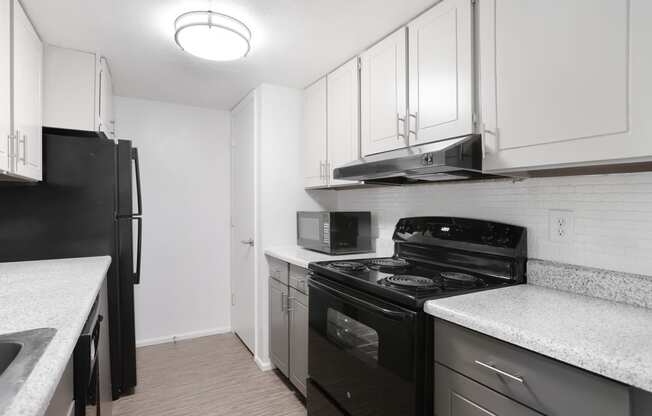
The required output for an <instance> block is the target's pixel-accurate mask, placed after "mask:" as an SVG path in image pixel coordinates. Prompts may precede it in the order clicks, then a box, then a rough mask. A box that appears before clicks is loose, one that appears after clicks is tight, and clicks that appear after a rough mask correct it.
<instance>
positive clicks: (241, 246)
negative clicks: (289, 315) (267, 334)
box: [231, 94, 256, 352]
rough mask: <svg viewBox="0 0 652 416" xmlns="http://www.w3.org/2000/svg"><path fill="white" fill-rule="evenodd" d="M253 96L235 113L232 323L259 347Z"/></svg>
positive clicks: (248, 342) (248, 341)
mask: <svg viewBox="0 0 652 416" xmlns="http://www.w3.org/2000/svg"><path fill="white" fill-rule="evenodd" d="M255 106H256V102H255V98H254V95H253V94H251V95H249V96H248V97H247V98H246V99H245V100H244V101H243V102H242V103H240V104H239V105H238V107H236V108H235V109H234V110H233V112H232V114H231V140H232V144H233V147H232V150H231V152H232V153H231V294H232V297H231V326H232V329H233V332H235V333H236V334H237V335H238V337H240V339H241V340H242V342H244V343H245V345H246V346H247V347H248V348H249V350H251V351H252V352H253V351H254V347H255V310H256V307H255V290H256V287H255V272H254V271H255V266H256V256H255V250H254V245H255V241H254V236H255V210H254V206H255V197H254V192H255V182H254V181H255V170H256V166H255V159H254V157H252V156H253V155H254V154H255V143H254V140H255V112H256V109H255Z"/></svg>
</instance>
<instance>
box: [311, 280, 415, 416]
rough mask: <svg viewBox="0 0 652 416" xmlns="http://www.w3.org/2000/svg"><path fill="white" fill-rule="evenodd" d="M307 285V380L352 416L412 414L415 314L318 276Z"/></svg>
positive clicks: (413, 398)
mask: <svg viewBox="0 0 652 416" xmlns="http://www.w3.org/2000/svg"><path fill="white" fill-rule="evenodd" d="M309 284H310V318H309V328H310V329H309V335H308V344H309V345H308V348H309V349H308V373H309V376H310V379H311V381H312V382H314V383H316V384H317V385H318V386H319V387H320V388H321V389H323V390H324V391H325V392H326V393H327V394H328V395H329V396H330V397H331V398H332V399H334V400H335V402H336V403H337V405H338V406H339V407H341V408H343V409H344V410H346V411H347V412H348V413H349V414H350V415H351V416H362V415H365V416H367V415H368V416H372V415H373V416H383V415H406V416H407V415H414V414H415V411H416V410H415V409H416V403H415V402H416V397H417V383H416V381H415V377H416V368H415V363H416V361H417V358H416V355H415V353H416V345H415V344H416V341H415V338H416V331H417V313H416V312H414V311H410V310H407V309H403V308H400V307H397V306H394V305H392V304H389V303H387V302H383V301H381V300H378V299H374V298H371V297H368V296H365V295H363V294H361V293H359V292H356V291H353V290H352V289H348V288H345V287H343V286H341V285H338V284H335V283H333V282H329V281H328V280H327V279H324V278H320V277H319V276H313V277H312V278H311V279H310V283H309ZM308 401H310V396H309V397H308Z"/></svg>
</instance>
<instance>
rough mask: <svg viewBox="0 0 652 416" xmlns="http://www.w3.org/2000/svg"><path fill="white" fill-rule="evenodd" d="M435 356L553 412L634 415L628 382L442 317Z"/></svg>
mask: <svg viewBox="0 0 652 416" xmlns="http://www.w3.org/2000/svg"><path fill="white" fill-rule="evenodd" d="M435 361H437V362H439V363H441V364H444V365H445V366H447V367H450V368H452V369H453V370H455V371H457V372H459V373H461V374H463V375H465V376H467V377H469V378H471V379H473V380H475V381H477V382H479V383H482V384H484V385H485V386H487V387H490V388H491V389H493V390H496V391H498V392H500V393H502V394H504V395H505V396H508V397H510V398H512V399H514V400H517V401H519V402H521V403H523V404H525V405H527V406H529V407H531V408H533V409H535V410H537V411H538V412H541V413H543V414H546V415H549V416H553V415H573V416H584V415H586V416H621V415H622V416H625V415H629V407H630V404H629V392H628V388H627V387H626V386H624V385H622V384H620V383H617V382H614V381H611V380H608V379H606V378H603V377H600V376H597V375H595V374H592V373H589V372H586V371H584V370H581V369H578V368H576V367H573V366H570V365H567V364H563V363H561V362H559V361H556V360H553V359H551V358H546V357H544V356H542V355H539V354H537V353H534V352H531V351H528V350H525V349H523V348H519V347H516V346H514V345H511V344H508V343H506V342H503V341H499V340H497V339H495V338H491V337H488V336H486V335H482V334H479V333H477V332H473V331H471V330H468V329H465V328H462V327H460V326H458V325H454V324H452V323H450V322H447V321H442V320H439V319H437V320H435ZM501 372H502V374H501ZM436 383H437V380H435V384H436Z"/></svg>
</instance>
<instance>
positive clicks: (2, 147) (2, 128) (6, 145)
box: [0, 0, 11, 171]
mask: <svg viewBox="0 0 652 416" xmlns="http://www.w3.org/2000/svg"><path fill="white" fill-rule="evenodd" d="M10 21H11V3H10V2H9V1H7V0H4V1H0V33H2V36H0V171H9V169H10V154H9V151H10V149H11V143H10V140H11V138H10V135H11V75H10V71H11V66H10V65H11V44H10V42H11V36H10V35H11V33H10V30H11V29H10V28H11V25H10Z"/></svg>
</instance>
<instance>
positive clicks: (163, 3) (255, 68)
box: [22, 0, 436, 109]
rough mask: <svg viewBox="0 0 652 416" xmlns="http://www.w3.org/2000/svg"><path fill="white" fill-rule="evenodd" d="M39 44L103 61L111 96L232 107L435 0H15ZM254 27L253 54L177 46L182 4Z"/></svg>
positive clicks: (292, 82)
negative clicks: (237, 56)
mask: <svg viewBox="0 0 652 416" xmlns="http://www.w3.org/2000/svg"><path fill="white" fill-rule="evenodd" d="M22 2H23V4H24V5H25V7H26V9H27V12H28V14H29V15H30V17H31V19H32V21H33V22H34V24H35V26H36V27H37V30H38V31H39V33H40V34H41V36H42V38H43V40H44V41H45V42H48V43H51V44H54V45H59V46H65V47H70V48H76V49H81V50H87V51H96V52H98V53H100V54H102V55H104V56H106V57H107V58H108V59H109V64H110V66H111V72H112V75H113V78H114V89H115V94H117V95H122V96H129V97H140V98H148V99H154V100H162V101H170V102H176V103H181V104H189V105H195V106H203V107H213V108H218V109H230V108H232V107H233V106H234V105H235V104H236V103H237V102H238V101H239V100H240V99H241V98H242V97H243V96H244V95H245V94H246V93H247V92H248V91H250V90H251V89H253V88H254V87H256V86H257V85H259V84H260V83H262V82H269V83H274V84H280V85H287V86H292V87H305V86H306V85H308V84H309V83H311V82H313V81H315V80H316V79H317V78H319V77H320V76H321V75H323V74H325V73H326V72H328V71H330V70H331V69H334V67H336V66H337V65H339V64H340V63H343V62H344V61H345V60H346V59H348V58H349V57H351V56H353V55H355V54H356V53H357V52H359V51H360V50H362V49H364V48H365V47H367V46H369V45H370V44H371V43H373V42H375V41H376V40H377V39H379V38H381V37H382V36H384V35H386V34H388V33H389V32H390V31H392V30H393V29H395V28H396V27H398V26H399V25H401V24H403V23H405V22H407V21H408V20H409V19H410V18H412V17H413V16H415V15H417V14H418V13H420V12H421V11H423V10H425V9H426V8H427V7H428V6H429V5H431V4H433V3H435V2H436V0H240V1H237V0H200V1H198V0H100V1H97V0H56V1H53V0H22ZM209 7H210V8H211V9H212V10H215V11H220V12H226V13H230V14H232V15H233V16H234V17H237V18H239V19H241V20H243V21H244V22H245V23H247V25H248V26H249V27H250V28H251V29H252V32H253V42H252V51H251V53H250V55H249V56H248V57H247V58H245V59H243V60H240V61H236V62H228V63H224V62H222V63H220V62H210V61H204V60H201V59H199V58H196V57H193V56H191V55H188V54H186V53H184V52H182V51H181V50H180V49H179V48H178V47H177V46H176V44H175V43H174V39H173V32H174V30H173V23H174V19H175V18H176V16H177V15H179V14H181V13H182V12H185V11H188V10H196V9H200V10H205V9H207V8H209Z"/></svg>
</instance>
